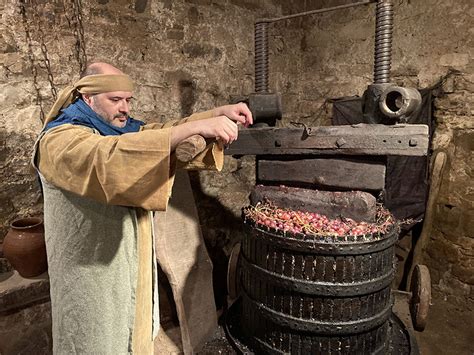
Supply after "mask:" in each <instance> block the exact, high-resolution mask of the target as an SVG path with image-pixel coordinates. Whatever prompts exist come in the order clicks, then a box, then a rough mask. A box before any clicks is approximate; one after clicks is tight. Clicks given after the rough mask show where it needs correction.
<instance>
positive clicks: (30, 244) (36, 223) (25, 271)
mask: <svg viewBox="0 0 474 355" xmlns="http://www.w3.org/2000/svg"><path fill="white" fill-rule="evenodd" d="M3 254H4V256H5V258H6V259H7V260H8V261H9V262H10V264H11V265H12V266H13V268H14V269H15V270H17V271H18V273H19V274H20V275H21V276H23V277H34V276H38V275H40V274H42V273H43V272H45V271H46V270H47V269H48V264H47V259H46V246H45V242H44V225H43V220H42V219H41V218H39V217H29V218H20V219H17V220H16V221H14V222H13V223H12V224H11V225H10V229H9V231H8V233H7V235H6V236H5V239H4V240H3Z"/></svg>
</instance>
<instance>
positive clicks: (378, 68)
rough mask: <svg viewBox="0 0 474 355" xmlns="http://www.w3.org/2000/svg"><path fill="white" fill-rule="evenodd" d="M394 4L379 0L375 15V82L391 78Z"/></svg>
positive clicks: (389, 1)
mask: <svg viewBox="0 0 474 355" xmlns="http://www.w3.org/2000/svg"><path fill="white" fill-rule="evenodd" d="M392 32H393V4H392V1H391V0H379V1H377V6H376V15H375V57H374V83H375V84H386V83H389V80H390V66H391V63H392Z"/></svg>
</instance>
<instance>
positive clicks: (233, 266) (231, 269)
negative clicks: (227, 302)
mask: <svg viewBox="0 0 474 355" xmlns="http://www.w3.org/2000/svg"><path fill="white" fill-rule="evenodd" d="M239 257H240V243H237V244H235V245H234V247H233V248H232V251H231V253H230V257H229V264H228V266H227V293H228V294H229V297H230V299H231V300H235V299H236V298H237V297H238V296H239V294H240V265H239V264H240V262H239Z"/></svg>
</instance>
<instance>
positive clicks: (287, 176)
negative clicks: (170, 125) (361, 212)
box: [257, 158, 385, 190]
mask: <svg viewBox="0 0 474 355" xmlns="http://www.w3.org/2000/svg"><path fill="white" fill-rule="evenodd" d="M257 167H258V168H257V178H258V180H259V181H261V182H280V183H288V182H293V183H294V182H302V183H305V184H313V185H314V186H316V187H318V188H320V187H335V188H344V189H353V190H383V188H384V186H385V164H384V163H383V162H377V161H369V160H366V159H365V160H356V159H325V158H313V159H299V160H290V161H281V160H258V164H257Z"/></svg>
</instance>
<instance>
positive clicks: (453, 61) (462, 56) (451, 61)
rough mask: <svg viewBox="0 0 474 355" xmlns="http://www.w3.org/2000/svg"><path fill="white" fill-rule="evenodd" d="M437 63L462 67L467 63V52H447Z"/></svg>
mask: <svg viewBox="0 0 474 355" xmlns="http://www.w3.org/2000/svg"><path fill="white" fill-rule="evenodd" d="M439 64H440V65H442V66H445V67H457V68H463V67H465V66H466V65H468V64H469V53H448V54H444V55H442V56H441V57H440V58H439Z"/></svg>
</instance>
